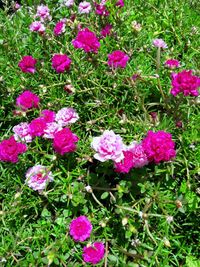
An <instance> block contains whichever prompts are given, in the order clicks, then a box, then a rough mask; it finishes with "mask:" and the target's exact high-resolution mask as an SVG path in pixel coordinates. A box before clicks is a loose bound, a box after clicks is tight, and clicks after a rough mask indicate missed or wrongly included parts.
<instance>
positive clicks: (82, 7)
mask: <svg viewBox="0 0 200 267" xmlns="http://www.w3.org/2000/svg"><path fill="white" fill-rule="evenodd" d="M91 9H92V7H91V4H90V3H89V2H87V1H83V2H81V3H80V4H79V6H78V13H80V14H88V13H90V11H91Z"/></svg>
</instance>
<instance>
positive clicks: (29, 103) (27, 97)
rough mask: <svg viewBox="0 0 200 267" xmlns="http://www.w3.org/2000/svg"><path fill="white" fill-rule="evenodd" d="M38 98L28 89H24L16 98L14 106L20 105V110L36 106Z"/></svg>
mask: <svg viewBox="0 0 200 267" xmlns="http://www.w3.org/2000/svg"><path fill="white" fill-rule="evenodd" d="M39 102H40V98H39V97H38V96H37V95H36V94H34V93H32V92H31V91H29V90H26V91H24V92H23V93H22V94H21V95H19V96H18V97H17V99H16V106H18V107H20V108H21V109H22V110H27V109H30V108H38V105H39Z"/></svg>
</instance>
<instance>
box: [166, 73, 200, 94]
mask: <svg viewBox="0 0 200 267" xmlns="http://www.w3.org/2000/svg"><path fill="white" fill-rule="evenodd" d="M199 87H200V78H199V77H197V76H194V75H192V71H191V70H189V71H187V70H183V71H182V72H179V73H172V89H171V92H170V93H171V94H172V95H173V96H176V95H177V94H180V93H183V94H184V96H188V95H191V96H198V95H199V92H198V88H199Z"/></svg>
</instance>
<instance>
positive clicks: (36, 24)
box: [29, 21, 45, 34]
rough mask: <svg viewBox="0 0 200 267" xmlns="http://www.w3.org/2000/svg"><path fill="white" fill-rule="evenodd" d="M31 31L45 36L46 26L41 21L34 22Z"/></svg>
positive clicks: (30, 27)
mask: <svg viewBox="0 0 200 267" xmlns="http://www.w3.org/2000/svg"><path fill="white" fill-rule="evenodd" d="M29 29H30V31H32V32H39V33H41V34H43V33H44V32H45V26H44V24H42V23H41V22H40V21H34V22H32V23H31V25H30V26H29Z"/></svg>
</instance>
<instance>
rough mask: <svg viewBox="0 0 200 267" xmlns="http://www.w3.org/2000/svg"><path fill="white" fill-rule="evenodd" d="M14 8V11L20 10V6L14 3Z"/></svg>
mask: <svg viewBox="0 0 200 267" xmlns="http://www.w3.org/2000/svg"><path fill="white" fill-rule="evenodd" d="M14 8H15V10H18V9H20V8H21V5H20V4H18V3H17V2H15V5H14Z"/></svg>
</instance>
